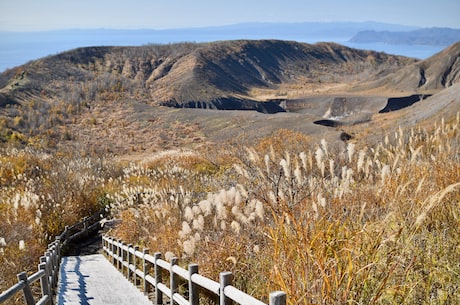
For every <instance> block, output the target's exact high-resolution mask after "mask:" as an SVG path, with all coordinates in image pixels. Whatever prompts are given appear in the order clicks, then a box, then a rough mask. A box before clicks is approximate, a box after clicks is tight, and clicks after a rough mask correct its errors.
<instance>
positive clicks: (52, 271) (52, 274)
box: [45, 251, 58, 287]
mask: <svg viewBox="0 0 460 305" xmlns="http://www.w3.org/2000/svg"><path fill="white" fill-rule="evenodd" d="M45 259H46V264H48V266H49V267H48V268H50V281H49V283H50V285H51V286H52V287H54V286H55V284H56V283H57V281H58V274H57V272H56V266H55V265H54V262H53V257H52V256H51V253H50V252H49V251H46V252H45Z"/></svg>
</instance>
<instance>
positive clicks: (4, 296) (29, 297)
mask: <svg viewBox="0 0 460 305" xmlns="http://www.w3.org/2000/svg"><path fill="white" fill-rule="evenodd" d="M99 221H100V213H96V214H94V215H92V216H90V217H85V218H83V220H82V221H80V222H79V223H76V224H74V225H72V226H68V227H65V230H64V231H63V232H62V234H61V235H59V236H56V239H55V241H53V242H52V243H50V244H49V245H48V249H47V250H46V251H45V253H44V256H42V257H40V263H39V264H38V271H37V272H35V273H34V274H32V275H30V276H28V275H27V273H26V272H21V273H19V274H18V275H17V277H18V283H17V284H15V285H13V286H12V287H10V288H8V289H7V290H6V291H4V292H2V293H1V294H0V304H2V303H4V302H6V301H7V300H9V299H11V298H12V297H13V296H15V295H16V294H17V293H18V292H20V291H21V290H22V292H23V296H24V301H25V304H27V305H35V304H36V305H43V304H53V297H54V290H55V288H56V286H57V283H58V276H59V267H60V264H61V252H62V248H63V247H64V246H66V245H67V244H68V243H70V242H71V241H72V240H74V239H78V238H80V237H83V236H85V235H87V234H89V233H90V232H92V231H94V230H96V229H97V228H99V226H100V222H99ZM37 281H40V288H41V298H40V299H39V300H38V301H37V302H36V301H35V299H34V295H33V293H32V289H31V285H32V284H33V283H35V282H37Z"/></svg>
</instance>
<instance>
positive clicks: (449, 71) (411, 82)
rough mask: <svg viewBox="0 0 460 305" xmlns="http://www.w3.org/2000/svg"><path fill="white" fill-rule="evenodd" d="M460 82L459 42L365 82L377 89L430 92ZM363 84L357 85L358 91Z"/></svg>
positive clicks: (369, 86)
mask: <svg viewBox="0 0 460 305" xmlns="http://www.w3.org/2000/svg"><path fill="white" fill-rule="evenodd" d="M458 82H460V42H457V43H455V44H453V45H451V46H450V47H448V48H446V49H444V50H443V51H441V52H439V53H438V54H435V55H433V56H432V57H430V58H428V59H426V60H423V61H419V62H417V63H414V64H412V65H408V66H407V67H404V68H402V69H400V70H399V71H396V72H394V73H391V74H389V75H387V76H386V77H383V78H382V79H379V80H377V81H374V82H371V83H370V84H366V85H365V86H368V88H373V89H376V88H377V90H388V89H391V90H393V91H401V92H408V93H415V92H416V93H421V94H432V93H436V92H438V91H439V90H442V89H445V88H448V87H450V86H452V85H453V84H455V83H458ZM365 86H358V89H357V90H358V91H359V90H362V89H363V88H364V87H365Z"/></svg>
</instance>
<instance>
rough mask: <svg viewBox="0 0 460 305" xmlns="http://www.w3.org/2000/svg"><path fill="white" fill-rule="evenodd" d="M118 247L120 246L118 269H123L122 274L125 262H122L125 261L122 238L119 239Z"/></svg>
mask: <svg viewBox="0 0 460 305" xmlns="http://www.w3.org/2000/svg"><path fill="white" fill-rule="evenodd" d="M117 248H118V251H117V252H118V262H117V267H118V270H121V271H120V272H121V274H123V264H122V263H121V262H122V261H123V243H122V241H121V239H119V240H118V243H117Z"/></svg>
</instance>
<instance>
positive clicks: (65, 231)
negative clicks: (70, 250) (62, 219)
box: [64, 226, 70, 242]
mask: <svg viewBox="0 0 460 305" xmlns="http://www.w3.org/2000/svg"><path fill="white" fill-rule="evenodd" d="M64 233H65V234H64V242H69V235H70V233H69V226H65V229H64Z"/></svg>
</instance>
